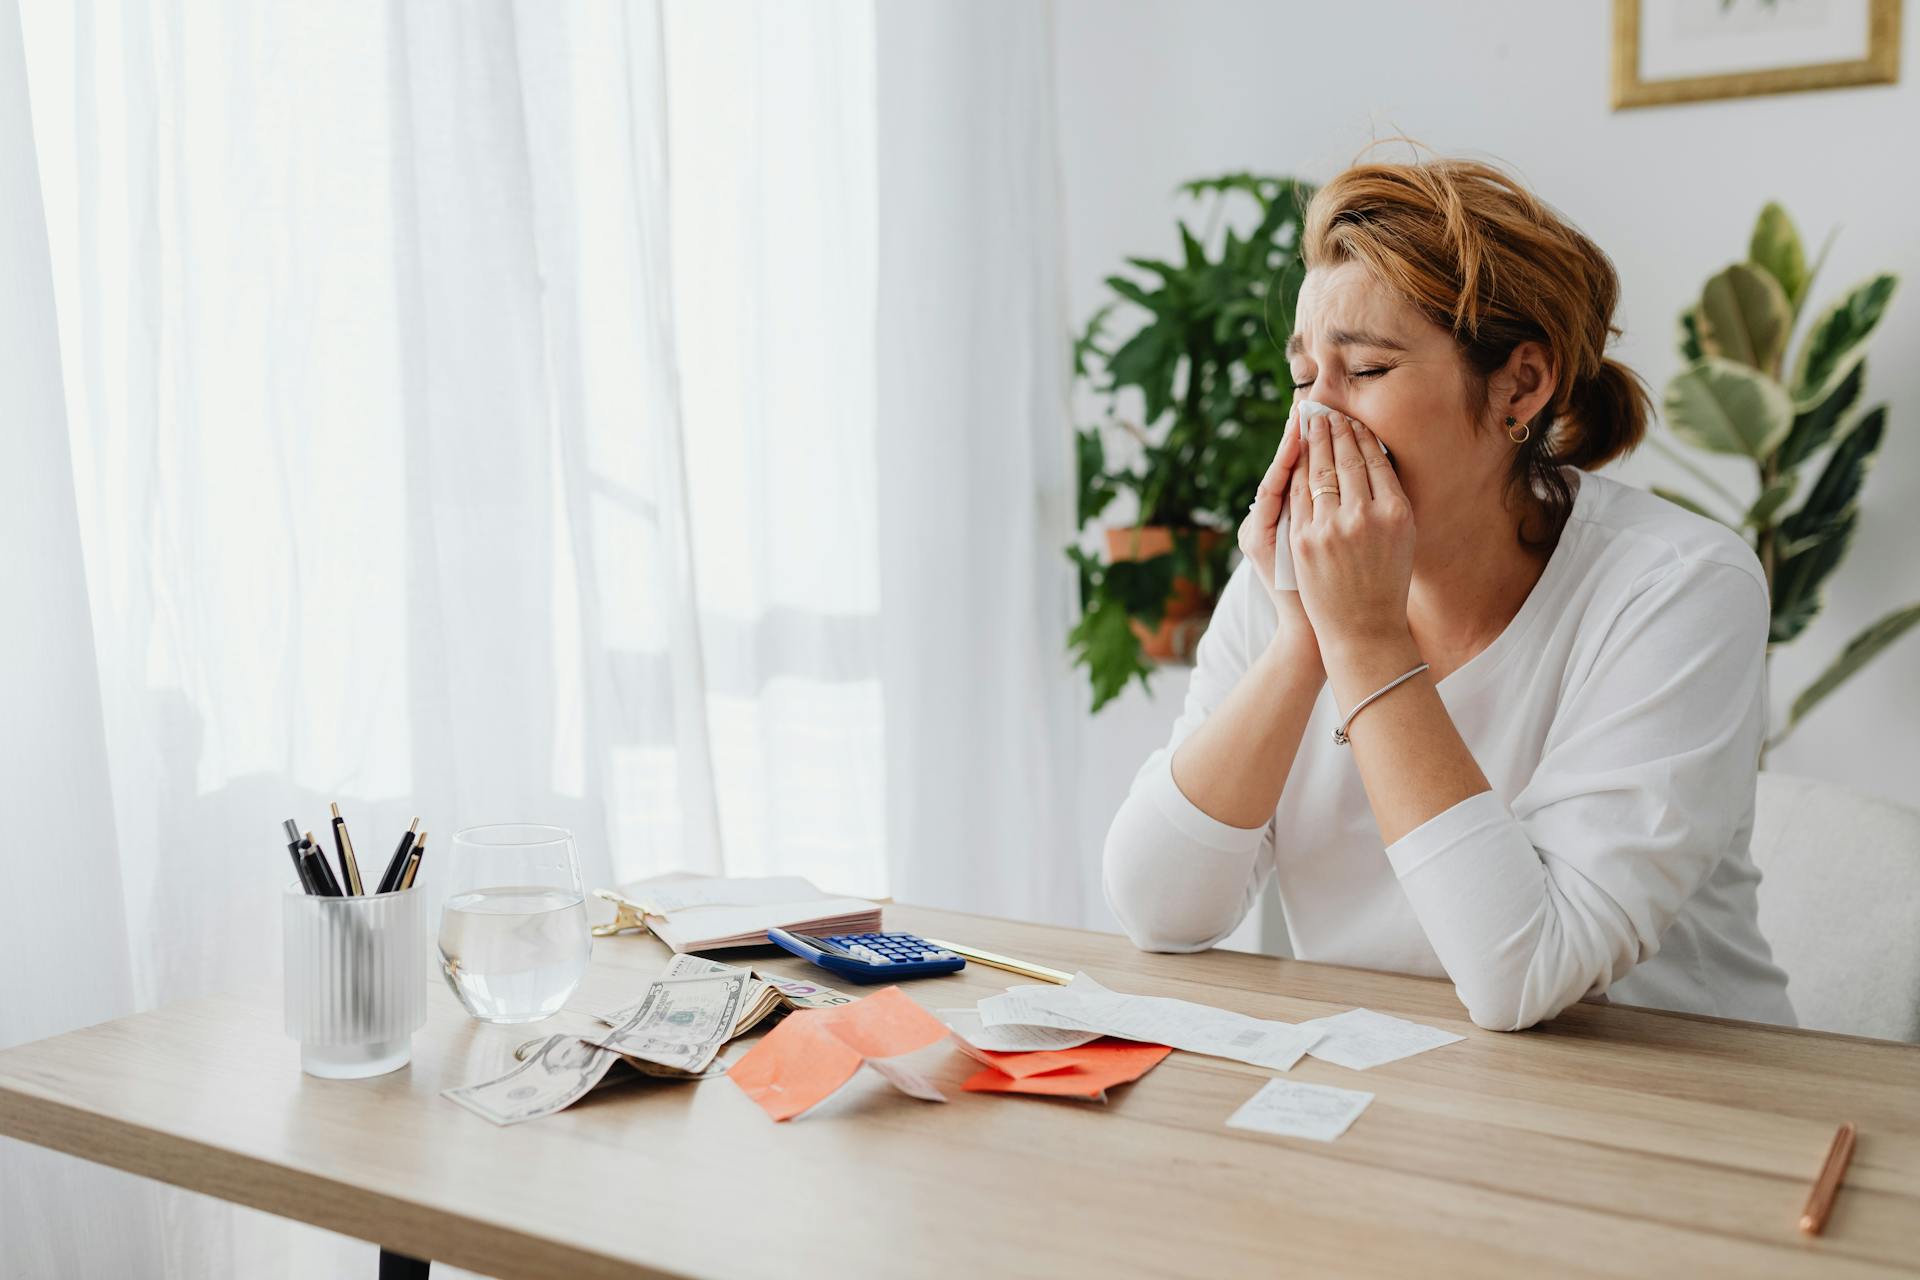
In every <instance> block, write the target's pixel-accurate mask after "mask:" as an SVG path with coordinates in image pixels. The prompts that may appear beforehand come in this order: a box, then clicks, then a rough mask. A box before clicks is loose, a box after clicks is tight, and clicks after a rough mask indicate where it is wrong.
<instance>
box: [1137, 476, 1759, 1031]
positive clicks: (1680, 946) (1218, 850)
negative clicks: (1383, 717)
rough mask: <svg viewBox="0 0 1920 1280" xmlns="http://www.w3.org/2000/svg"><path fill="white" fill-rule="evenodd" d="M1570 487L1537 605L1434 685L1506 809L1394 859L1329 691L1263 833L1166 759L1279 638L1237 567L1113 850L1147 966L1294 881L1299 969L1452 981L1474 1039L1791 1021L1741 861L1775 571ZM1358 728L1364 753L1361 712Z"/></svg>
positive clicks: (1683, 523)
mask: <svg viewBox="0 0 1920 1280" xmlns="http://www.w3.org/2000/svg"><path fill="white" fill-rule="evenodd" d="M1567 475H1568V478H1569V481H1570V482H1571V483H1574V484H1577V485H1578V492H1577V494H1576V495H1575V500H1574V504H1573V510H1572V514H1571V517H1570V518H1569V519H1568V521H1567V524H1566V527H1565V530H1564V531H1563V532H1562V534H1561V535H1560V541H1559V543H1558V545H1557V546H1556V547H1555V548H1554V551H1553V554H1552V556H1551V558H1550V559H1549V561H1548V563H1547V566H1546V569H1545V571H1544V572H1543V573H1542V575H1541V577H1540V580H1539V581H1538V582H1537V583H1536V584H1535V586H1534V588H1533V591H1532V593H1531V594H1530V595H1528V597H1527V599H1526V602H1525V603H1524V604H1523V605H1522V606H1521V608H1520V611H1519V613H1518V614H1516V615H1515V616H1514V618H1513V621H1512V622H1510V623H1509V624H1508V625H1507V628H1506V630H1504V631H1503V632H1501V633H1500V635H1499V636H1498V637H1497V638H1496V639H1495V640H1494V641H1493V643H1492V644H1491V645H1489V646H1488V647H1487V648H1486V649H1484V650H1482V651H1481V652H1480V653H1478V654H1476V655H1475V656H1474V657H1473V658H1472V659H1470V660H1469V661H1468V662H1467V663H1466V664H1465V665H1464V666H1462V667H1461V668H1460V669H1459V670H1457V671H1454V672H1452V673H1450V674H1449V675H1447V676H1446V677H1445V678H1444V679H1442V680H1441V681H1440V682H1439V685H1438V686H1437V689H1438V692H1439V695H1440V700H1441V701H1442V703H1444V704H1445V706H1446V708H1447V712H1448V714H1449V715H1450V716H1451V717H1452V719H1453V723H1454V725H1455V726H1456V727H1457V728H1458V730H1459V731H1460V736H1461V737H1462V739H1464V740H1465V742H1466V744H1467V747H1468V749H1469V750H1471V751H1472V752H1473V757H1474V759H1475V761H1477V762H1478V763H1479V765H1480V768H1481V771H1482V772H1483V773H1485V774H1486V776H1487V780H1488V782H1489V783H1490V785H1491V787H1492V790H1490V791H1483V792H1481V793H1479V794H1477V795H1473V796H1469V797H1468V798H1466V799H1465V800H1462V801H1460V802H1459V803H1458V804H1455V805H1454V806H1453V807H1451V808H1449V809H1447V810H1445V811H1444V812H1442V813H1439V814H1436V815H1434V816H1433V817H1432V818H1430V819H1428V820H1427V821H1426V822H1424V823H1422V824H1421V825H1420V826H1418V827H1416V828H1414V829H1413V830H1412V831H1410V832H1408V833H1407V834H1406V835H1404V836H1402V837H1401V838H1400V839H1398V840H1396V841H1394V842H1393V843H1392V844H1391V845H1384V846H1383V842H1382V840H1381V834H1380V828H1379V825H1378V823H1377V822H1376V821H1375V820H1374V816H1373V810H1372V808H1371V806H1370V805H1369V803H1368V800H1367V794H1366V790H1365V788H1364V787H1363V786H1362V784H1361V781H1360V773H1359V770H1358V769H1357V768H1356V766H1355V764H1354V759H1353V751H1352V748H1351V747H1343V746H1340V745H1338V744H1336V743H1335V742H1334V741H1333V737H1332V731H1333V729H1334V727H1335V726H1336V725H1338V724H1339V723H1340V719H1341V712H1340V710H1339V709H1338V708H1336V707H1335V705H1334V700H1333V695H1332V692H1331V689H1330V688H1323V689H1322V690H1321V694H1320V697H1319V700H1318V701H1317V702H1316V703H1315V704H1314V707H1313V712H1312V715H1311V718H1310V719H1309V720H1308V722H1307V728H1306V732H1305V735H1304V737H1303V739H1302V741H1301V744H1300V749H1299V753H1298V755H1297V756H1296V758H1295V761H1294V765H1293V769H1292V772H1291V773H1290V774H1289V775H1288V777H1287V780H1286V786H1285V788H1284V790H1282V792H1281V794H1280V800H1279V804H1278V806H1277V807H1276V809H1275V811H1274V816H1273V818H1272V820H1270V821H1269V822H1267V823H1266V825H1264V826H1261V827H1255V828H1242V827H1233V826H1229V825H1227V824H1226V823H1224V822H1220V821H1219V820H1217V819H1215V818H1214V817H1212V816H1211V815H1209V814H1207V813H1206V812H1204V811H1203V810H1201V809H1200V808H1199V807H1198V806H1196V805H1195V804H1194V803H1193V802H1192V801H1191V800H1189V799H1188V798H1187V797H1186V795H1185V794H1184V793H1182V792H1181V790H1180V788H1179V786H1178V784H1177V783H1175V781H1174V779H1173V773H1172V759H1173V755H1174V752H1175V750H1176V749H1177V748H1178V747H1179V745H1180V743H1181V742H1182V741H1183V740H1185V738H1186V737H1187V736H1188V735H1189V734H1191V733H1192V732H1193V731H1194V729H1196V728H1197V727H1198V726H1199V725H1200V723H1201V722H1202V721H1204V720H1205V719H1206V718H1207V716H1208V715H1209V714H1211V713H1212V712H1213V710H1214V708H1215V707H1216V706H1218V705H1219V704H1220V702H1221V701H1222V699H1224V698H1225V696H1226V695H1227V693H1228V691H1229V690H1231V689H1232V688H1233V687H1234V685H1235V684H1236V683H1237V682H1238V681H1239V680H1240V679H1241V677H1242V676H1243V675H1245V673H1246V672H1247V670H1248V668H1249V666H1250V665H1251V664H1252V662H1253V660H1254V658H1255V657H1256V656H1257V655H1258V654H1260V653H1261V652H1262V650H1264V649H1265V648H1266V646H1267V644H1268V642H1269V641H1270V640H1271V639H1272V637H1273V633H1274V629H1275V627H1276V625H1277V621H1276V619H1275V616H1274V610H1273V606H1272V604H1271V602H1270V601H1269V600H1268V599H1267V596H1266V593H1265V592H1264V590H1263V589H1262V588H1261V586H1260V584H1259V583H1258V582H1257V581H1255V580H1254V577H1253V574H1254V568H1253V566H1252V564H1251V563H1250V562H1243V563H1242V564H1241V565H1240V566H1239V568H1238V569H1236V570H1235V572H1234V573H1233V575H1232V577H1231V578H1230V579H1229V580H1228V583H1227V587H1226V590H1225V591H1224V592H1223V593H1222V595H1221V599H1220V602H1219V605H1218V606H1217V608H1216V610H1215V613H1214V616H1213V620H1212V622H1211V624H1210V625H1209V627H1208V629H1207V632H1206V634H1205V636H1203V637H1202V639H1201V641H1200V645H1199V649H1198V652H1197V655H1196V667H1195V670H1194V673H1193V680H1192V684H1191V685H1190V687H1189V689H1188V693H1187V700H1186V706H1185V709H1184V710H1183V712H1182V714H1181V716H1180V718H1179V720H1178V721H1177V722H1176V723H1175V725H1174V727H1173V733H1172V737H1171V740H1170V741H1169V742H1168V744H1167V745H1166V746H1165V747H1163V748H1161V749H1159V750H1157V751H1155V752H1154V753H1153V754H1152V755H1151V756H1149V757H1148V759H1147V762H1146V764H1145V765H1144V766H1142V767H1141V769H1140V771H1139V773H1138V774H1137V775H1136V776H1135V778H1134V781H1133V785H1132V788H1131V790H1130V791H1129V793H1128V796H1127V799H1126V801H1125V802H1124V803H1123V804H1122V805H1121V807H1120V811H1119V812H1118V813H1117V814H1116V815H1115V817H1114V820H1113V825H1112V827H1111V828H1110V830H1109V831H1108V834H1107V844H1106V856H1105V877H1104V878H1105V884H1106V893H1107V901H1108V903H1109V904H1110V905H1111V906H1112V908H1113V910H1114V913H1115V915H1117V916H1118V917H1119V919H1120V922H1121V924H1122V925H1123V927H1124V928H1125V929H1126V931H1127V933H1128V934H1129V936H1131V937H1132V939H1133V940H1134V942H1135V943H1136V944H1137V945H1138V946H1140V947H1142V948H1144V949H1146V950H1150V951H1198V950H1202V949H1204V948H1206V947H1210V946H1212V945H1213V944H1214V943H1216V942H1218V941H1219V940H1220V939H1222V938H1223V937H1225V936H1226V935H1227V934H1228V933H1230V932H1232V931H1233V929H1234V928H1235V927H1236V926H1237V925H1238V924H1239V923H1240V921H1241V919H1242V918H1243V917H1244V916H1245V915H1246V913H1247V910H1248V908H1249V907H1250V906H1251V905H1252V904H1253V903H1254V902H1255V901H1256V899H1257V898H1258V896H1259V895H1260V894H1261V893H1262V892H1264V890H1265V887H1266V884H1267V882H1268V880H1269V879H1275V878H1277V880H1278V882H1279V890H1280V900H1281V905H1282V907H1283V908H1284V910H1285V913H1286V921H1287V932H1288V934H1289V936H1290V938H1291V940H1292V944H1293V952H1294V954H1295V955H1296V956H1298V957H1299V958H1301V959H1303V960H1319V961H1325V962H1329V963H1333V964H1345V965H1355V966H1359V967H1362V968H1368V969H1383V970H1390V971H1393V972H1397V973H1412V974H1424V975H1428V976H1434V977H1439V976H1445V977H1448V978H1451V979H1452V980H1453V984H1454V987H1455V989H1456V991H1457V992H1458V993H1459V996H1460V999H1461V1001H1462V1002H1463V1003H1464V1004H1465V1005H1466V1007H1467V1011H1468V1013H1469V1014H1470V1015H1471V1016H1472V1018H1473V1020H1474V1021H1475V1022H1476V1023H1478V1024H1479V1025H1481V1026H1483V1027H1491V1028H1495V1029H1501V1030H1511V1029H1517V1028H1522V1027H1528V1026H1531V1025H1533V1024H1534V1023H1536V1022H1539V1021H1541V1020H1542V1019H1545V1018H1550V1017H1552V1016H1553V1015H1554V1014H1556V1013H1558V1012H1559V1011H1560V1010H1562V1009H1564V1008H1565V1007H1566V1006H1567V1005H1569V1004H1571V1003H1573V1002H1574V1001H1575V1000H1578V999H1581V998H1582V997H1586V996H1593V995H1598V994H1600V993H1606V996H1607V998H1608V999H1611V1000H1615V1001H1620V1002H1624V1003H1627V1004H1640V1005H1651V1006H1654V1007H1657V1008H1664V1009H1678V1010H1685V1011H1689V1012H1695V1013H1707V1014H1718V1015H1722V1016H1726V1017H1735V1018H1749V1019H1754V1020H1757V1021H1762V1022H1774V1023H1786V1024H1792V1023H1793V1021H1794V1015H1793V1008H1792V1006H1791V1005H1790V1004H1789V1003H1788V1001H1787V996H1786V975H1785V974H1784V973H1783V972H1782V971H1781V970H1780V969H1779V968H1778V967H1777V966H1775V965H1774V964H1773V962H1772V957H1771V953H1770V951H1769V949H1768V947H1767V943H1766V940H1765V939H1764V938H1763V937H1762V936H1761V934H1760V929H1759V925H1758V922H1757V918H1756V912H1755V897H1754V890H1755V886H1756V885H1757V884H1758V883H1759V879H1760V876H1759V872H1758V871H1756V870H1755V869H1754V866H1753V863H1752V860H1751V858H1750V857H1749V856H1748V840H1749V836H1750V835H1751V832H1752V828H1753V805H1754V787H1755V779H1756V770H1757V762H1758V758H1759V752H1760V744H1761V741H1762V738H1763V736H1764V734H1765V731H1766V711H1765V709H1766V675H1765V673H1766V667H1765V650H1766V639H1767V617H1768V600H1767V587H1766V579H1765V578H1764V577H1763V576H1762V574H1761V570H1760V565H1759V561H1758V560H1757V559H1755V557H1754V555H1753V552H1752V551H1751V550H1750V549H1749V548H1748V547H1747V545H1746V544H1745V543H1744V542H1742V541H1741V540H1740V539H1739V537H1738V536H1737V535H1735V534H1734V533H1733V532H1732V531H1731V530H1729V529H1727V528H1725V527H1724V526H1722V525H1720V524H1717V523H1716V522H1714V521H1712V520H1708V519H1706V518H1704V517H1701V516H1697V515H1693V514H1691V513H1689V512H1687V511H1684V510H1682V509H1681V508H1679V507H1677V506H1674V505H1673V504H1671V503H1668V502H1666V501H1664V500H1663V499H1660V498H1657V497H1654V496H1653V495H1652V494H1649V493H1646V492H1643V491H1641V490H1639V489H1636V488H1633V487H1631V486H1629V485H1625V484H1622V483H1620V482H1619V481H1616V480H1611V479H1609V478H1607V477H1605V476H1599V475H1592V474H1587V473H1584V472H1578V471H1573V470H1571V469H1569V470H1568V472H1567ZM1393 696H1394V695H1393V694H1388V695H1387V697H1393ZM1351 732H1352V734H1353V735H1354V737H1355V738H1356V739H1358V738H1360V737H1363V736H1364V735H1365V734H1366V732H1367V714H1366V712H1364V711H1363V712H1361V713H1360V715H1359V716H1357V717H1356V718H1355V719H1354V722H1353V726H1352V729H1351ZM1387 785H1391V784H1390V783H1389V784H1387Z"/></svg>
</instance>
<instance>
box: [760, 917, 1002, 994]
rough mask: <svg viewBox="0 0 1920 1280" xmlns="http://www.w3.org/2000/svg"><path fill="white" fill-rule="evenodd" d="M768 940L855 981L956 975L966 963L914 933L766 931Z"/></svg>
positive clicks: (881, 980)
mask: <svg viewBox="0 0 1920 1280" xmlns="http://www.w3.org/2000/svg"><path fill="white" fill-rule="evenodd" d="M767 941H768V942H771V943H773V944H774V945H775V946H778V947H782V948H784V949H786V950H788V951H791V952H793V954H795V955H797V956H799V957H800V958H801V959H802V960H808V961H811V962H812V963H814V964H817V965H819V966H820V967H821V968H822V969H825V970H827V971H828V972H829V973H837V974H839V975H840V976H841V977H843V978H846V979H848V980H850V981H852V982H898V981H899V980H900V979H902V978H931V977H933V976H934V975H935V974H940V973H954V972H957V971H958V970H960V969H964V968H966V965H967V962H966V961H965V960H963V959H961V958H960V957H959V956H957V955H955V954H953V952H951V951H948V950H946V949H945V948H944V947H936V946H934V945H933V944H932V943H931V942H928V941H927V940H926V939H925V938H920V937H915V936H914V935H913V934H911V933H840V934H835V935H833V936H832V937H827V938H817V937H814V936H813V935H812V934H806V933H788V932H787V931H786V930H785V929H769V930H767Z"/></svg>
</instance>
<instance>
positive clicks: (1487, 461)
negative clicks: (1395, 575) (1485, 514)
mask: <svg viewBox="0 0 1920 1280" xmlns="http://www.w3.org/2000/svg"><path fill="white" fill-rule="evenodd" d="M1287 357H1288V363H1289V365H1290V367H1291V368H1292V370H1293V381H1294V387H1295V390H1294V394H1295V396H1296V397H1297V398H1300V399H1307V400H1317V401H1319V402H1320V403H1321V404H1324V405H1327V406H1328V407H1329V408H1333V409H1337V410H1339V411H1340V412H1341V413H1344V414H1346V415H1347V416H1348V417H1350V418H1355V419H1358V420H1359V421H1361V422H1363V423H1365V424H1366V425H1367V426H1368V427H1369V428H1370V429H1371V430H1372V431H1373V433H1374V434H1375V435H1377V436H1378V437H1379V438H1380V440H1381V441H1382V443H1384V444H1385V445H1386V447H1387V450H1388V452H1389V453H1390V454H1391V455H1392V457H1393V463H1394V469H1395V471H1396V472H1397V473H1398V475H1399V477H1400V483H1401V487H1402V488H1404V489H1405V490H1406V492H1407V498H1408V500H1409V501H1410V502H1411V503H1412V504H1413V510H1414V523H1415V525H1416V526H1417V525H1418V524H1419V523H1420V522H1421V516H1422V509H1423V508H1426V509H1428V510H1441V509H1457V508H1456V507H1454V505H1453V504H1454V503H1455V502H1456V501H1458V500H1460V499H1463V498H1464V499H1471V500H1474V501H1482V500H1485V493H1486V492H1487V486H1489V485H1495V486H1497V484H1498V481H1499V480H1500V478H1501V477H1503V476H1504V473H1505V469H1506V465H1507V455H1506V453H1505V452H1504V451H1503V450H1501V449H1500V447H1499V446H1500V445H1501V444H1505V443H1506V442H1505V440H1504V438H1502V437H1501V436H1500V434H1499V433H1498V432H1491V431H1486V430H1483V429H1481V428H1480V425H1479V424H1477V423H1474V422H1470V421H1469V419H1468V411H1467V399H1466V389H1467V381H1466V369H1465V363H1464V361H1463V360H1462V358H1461V356H1460V351H1459V348H1458V346H1457V345H1456V344H1455V343H1454V341H1453V336H1452V335H1451V334H1449V333H1448V332H1447V331H1446V330H1445V329H1442V328H1441V327H1440V326H1438V325H1436V324H1434V323H1433V322H1432V321H1430V320H1428V319H1427V318H1426V317H1425V316H1423V315H1421V314H1420V313H1419V312H1418V311H1417V310H1415V309H1414V308H1413V307H1412V306H1410V305H1408V304H1407V303H1406V302H1404V301H1403V300H1401V299H1400V298H1399V297H1397V296H1396V295H1395V294H1393V293H1392V292H1391V291H1390V290H1388V289H1387V288H1385V287H1384V286H1382V285H1381V284H1380V283H1379V282H1378V281H1377V280H1376V279H1375V278H1374V276H1373V275H1372V274H1371V273H1370V272H1369V271H1368V270H1367V269H1366V267H1365V266H1364V265H1363V264H1361V263H1358V262H1343V263H1341V264H1340V265H1339V266H1336V267H1316V268H1314V269H1313V270H1312V271H1309V272H1308V273H1307V277H1306V279H1305V281H1304V282H1302V284H1301V286H1300V297H1299V302H1298V305H1297V308H1296V312H1295V317H1294V332H1293V336H1292V337H1291V338H1289V339H1288V341H1287ZM1497 491H1498V490H1497V487H1496V488H1494V489H1493V490H1492V492H1497ZM1434 504H1440V505H1439V506H1435V505H1434Z"/></svg>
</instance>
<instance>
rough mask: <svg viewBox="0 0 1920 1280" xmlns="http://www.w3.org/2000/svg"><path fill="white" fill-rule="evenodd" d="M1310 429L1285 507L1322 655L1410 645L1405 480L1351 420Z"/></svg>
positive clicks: (1311, 423)
mask: <svg viewBox="0 0 1920 1280" xmlns="http://www.w3.org/2000/svg"><path fill="white" fill-rule="evenodd" d="M1306 428H1307V429H1306V431H1305V432H1304V435H1305V442H1306V457H1305V465H1302V466H1295V467H1294V468H1293V474H1292V478H1291V488H1290V490H1289V493H1288V496H1287V501H1288V504H1289V508H1290V510H1292V512H1293V519H1292V521H1291V524H1292V528H1291V530H1290V537H1291V545H1292V548H1293V570H1294V576H1295V577H1296V578H1297V579H1298V580H1299V582H1300V593H1299V600H1300V604H1301V606H1302V607H1303V608H1304V609H1305V612H1306V615H1307V618H1308V620H1309V621H1310V622H1311V624H1312V627H1313V632H1314V635H1315V636H1316V637H1317V638H1318V640H1319V643H1320V647H1321V649H1322V650H1323V651H1331V650H1333V649H1335V648H1339V647H1341V646H1344V645H1347V644H1350V643H1364V642H1366V641H1369V640H1377V639H1382V638H1390V637H1395V636H1404V635H1406V634H1407V589H1408V586H1409V584H1410V583H1411V582H1412V579H1413V536H1414V535H1413V505H1412V504H1411V503H1409V502H1408V501H1407V495H1406V492H1405V491H1404V490H1403V489H1401V487H1400V477H1399V476H1398V475H1396V474H1395V473H1394V470H1393V464H1392V463H1391V462H1389V461H1388V460H1387V455H1386V453H1385V452H1384V451H1383V450H1382V449H1381V447H1380V442H1379V440H1377V439H1375V438H1374V435H1373V432H1371V431H1369V430H1368V429H1367V428H1366V427H1365V426H1363V425H1361V424H1360V423H1358V422H1355V421H1354V420H1353V419H1351V418H1349V417H1347V416H1346V415H1345V414H1342V413H1330V414H1326V415H1324V416H1319V417H1315V418H1311V419H1309V420H1308V422H1307V424H1306ZM1328 486H1334V487H1335V488H1334V489H1332V490H1330V489H1329V487H1328ZM1314 489H1319V490H1320V494H1319V496H1318V497H1315V496H1314V495H1313V492H1312V491H1313V490H1314Z"/></svg>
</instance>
